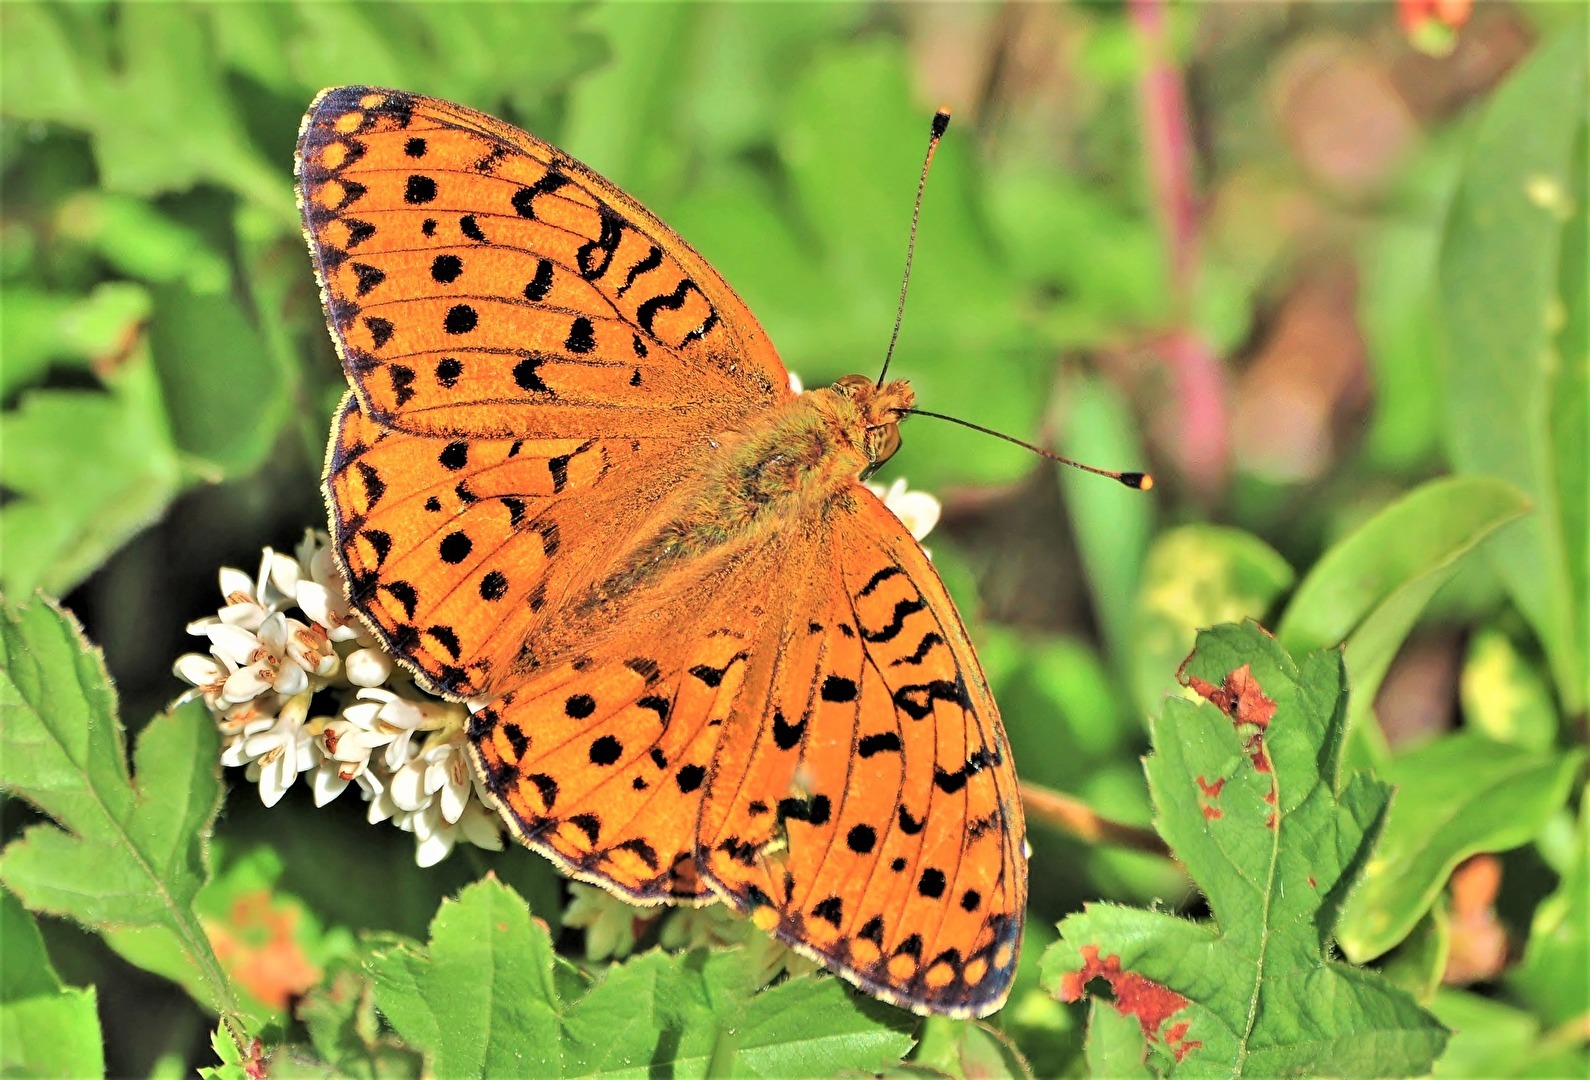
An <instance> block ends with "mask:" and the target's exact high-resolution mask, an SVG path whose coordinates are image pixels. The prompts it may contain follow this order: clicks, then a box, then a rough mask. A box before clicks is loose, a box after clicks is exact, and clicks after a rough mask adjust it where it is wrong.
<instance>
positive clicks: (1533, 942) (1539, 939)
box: [1507, 792, 1590, 1024]
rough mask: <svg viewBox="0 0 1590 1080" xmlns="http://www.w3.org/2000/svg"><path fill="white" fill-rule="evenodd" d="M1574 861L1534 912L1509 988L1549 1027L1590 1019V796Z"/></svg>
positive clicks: (1583, 802)
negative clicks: (1582, 1018) (1588, 975)
mask: <svg viewBox="0 0 1590 1080" xmlns="http://www.w3.org/2000/svg"><path fill="white" fill-rule="evenodd" d="M1579 815H1580V816H1579V824H1578V826H1577V828H1576V829H1575V834H1576V835H1575V837H1574V839H1575V844H1574V849H1573V850H1574V854H1573V861H1572V862H1571V863H1570V864H1569V865H1568V867H1567V869H1566V871H1565V872H1564V874H1563V875H1562V880H1561V881H1560V882H1559V883H1558V885H1557V890H1556V891H1555V892H1553V893H1552V894H1551V895H1550V896H1548V897H1546V899H1545V900H1542V901H1541V902H1540V905H1539V906H1538V907H1536V908H1535V917H1534V921H1533V922H1532V923H1531V925H1530V928H1529V941H1528V943H1527V944H1526V945H1525V946H1524V960H1523V963H1521V964H1519V965H1518V966H1517V967H1515V968H1513V970H1512V971H1510V972H1508V975H1507V985H1508V987H1509V988H1510V989H1511V990H1512V991H1513V992H1514V993H1515V994H1517V995H1518V996H1519V997H1520V998H1522V999H1523V1000H1524V1001H1527V1002H1528V1003H1529V1005H1530V1007H1531V1008H1532V1009H1533V1010H1534V1012H1535V1013H1536V1015H1538V1016H1540V1017H1542V1018H1543V1019H1544V1020H1545V1021H1546V1022H1547V1023H1549V1024H1566V1023H1569V1022H1570V1021H1572V1020H1573V1019H1574V1018H1575V1017H1580V1016H1584V1015H1585V1014H1587V1013H1590V978H1586V976H1585V973H1586V972H1590V792H1585V793H1581V797H1580V800H1579Z"/></svg>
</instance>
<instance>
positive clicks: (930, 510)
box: [867, 477, 944, 543]
mask: <svg viewBox="0 0 1590 1080" xmlns="http://www.w3.org/2000/svg"><path fill="white" fill-rule="evenodd" d="M867 490H869V491H871V492H872V493H873V494H874V495H876V496H878V498H880V499H882V500H883V505H885V506H887V507H888V508H889V509H890V510H891V511H892V512H893V513H894V516H895V517H897V518H899V519H900V522H901V524H903V525H904V526H905V527H906V529H907V530H908V531H909V532H910V533H911V535H912V536H914V537H916V539H917V542H918V543H920V542H921V541H922V540H923V539H924V538H926V536H927V534H928V533H930V532H932V531H933V526H935V525H937V524H938V523H939V515H940V514H942V513H943V512H944V507H943V505H942V504H941V503H940V502H939V501H938V500H937V499H936V498H934V497H933V496H932V495H929V494H928V493H927V492H925V491H910V490H908V489H907V488H906V486H905V479H904V478H903V477H898V478H896V479H895V481H894V482H893V483H891V484H890V485H889V486H888V487H887V488H885V487H884V486H883V485H882V484H868V485H867Z"/></svg>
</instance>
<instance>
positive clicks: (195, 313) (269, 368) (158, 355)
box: [149, 285, 289, 479]
mask: <svg viewBox="0 0 1590 1080" xmlns="http://www.w3.org/2000/svg"><path fill="white" fill-rule="evenodd" d="M149 351H150V353H151V354H152V355H153V357H154V361H155V367H156V369H157V370H158V371H159V372H160V383H161V393H162V396H163V397H164V399H165V402H166V408H167V410H168V412H169V415H170V417H171V431H172V439H173V441H174V442H175V443H176V445H177V446H178V447H179V448H180V449H181V450H182V451H183V452H184V453H187V454H190V455H192V456H193V457H195V458H198V459H200V460H201V461H202V462H204V463H205V464H207V465H208V466H209V467H210V468H209V471H210V472H212V474H213V475H212V478H213V479H220V478H221V477H222V476H225V475H237V474H240V473H245V472H248V471H250V470H252V469H254V468H255V467H257V466H258V465H259V464H260V462H262V461H263V460H264V459H265V456H266V455H267V454H268V453H270V451H271V448H272V447H273V446H274V445H275V441H276V436H277V434H278V432H280V430H281V428H282V425H283V424H284V423H285V422H286V419H287V410H288V405H289V402H288V400H287V397H286V395H285V394H284V393H283V386H282V378H281V375H280V373H279V372H278V370H277V369H276V367H275V366H274V365H273V363H272V361H271V357H270V353H269V352H268V351H267V349H266V347H265V342H264V341H263V340H261V337H260V335H259V334H258V333H257V332H256V331H255V329H254V325H253V323H252V322H251V321H250V320H249V318H248V316H247V315H246V314H245V313H244V311H243V309H242V307H241V306H240V305H239V304H238V302H237V300H236V299H234V298H233V297H232V296H231V295H230V294H229V293H226V292H217V293H210V294H201V293H196V292H194V291H192V290H191V289H189V288H188V287H186V286H185V285H170V286H166V287H164V288H162V289H160V290H158V291H157V292H156V293H155V313H154V321H153V323H152V324H151V325H150V327H149Z"/></svg>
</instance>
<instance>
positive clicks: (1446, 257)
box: [1439, 26, 1590, 713]
mask: <svg viewBox="0 0 1590 1080" xmlns="http://www.w3.org/2000/svg"><path fill="white" fill-rule="evenodd" d="M1585 80H1586V45H1585V35H1584V32H1583V27H1582V26H1580V27H1579V28H1577V29H1575V30H1572V31H1568V32H1564V33H1559V34H1558V35H1557V36H1556V37H1555V38H1554V39H1552V40H1549V41H1546V42H1544V43H1543V44H1542V45H1541V46H1540V47H1539V48H1538V49H1536V50H1535V52H1534V53H1533V54H1532V55H1531V56H1530V58H1529V59H1528V60H1527V61H1526V62H1524V63H1523V64H1520V65H1519V67H1518V68H1517V70H1515V71H1514V72H1513V73H1512V74H1511V75H1510V76H1509V78H1508V79H1507V81H1506V82H1505V83H1504V84H1503V85H1502V86H1501V88H1500V89H1499V90H1498V91H1497V92H1496V93H1495V94H1494V95H1493V96H1492V98H1491V100H1490V101H1489V102H1488V103H1487V104H1486V107H1485V110H1484V114H1483V116H1482V117H1481V118H1480V121H1479V125H1478V128H1477V130H1476V132H1475V135H1474V140H1473V142H1472V144H1471V145H1470V147H1469V154H1468V160H1467V162H1466V164H1465V166H1464V171H1463V176H1462V179H1461V181H1460V183H1459V186H1458V191H1457V194H1456V197H1455V198H1454V199H1453V202H1452V207H1451V212H1450V215H1449V217H1448V219H1447V226H1446V235H1445V239H1444V242H1443V244H1442V249H1441V255H1440V266H1439V282H1440V284H1439V293H1440V302H1441V309H1442V318H1441V326H1442V329H1443V332H1444V335H1445V349H1444V350H1443V362H1444V367H1445V370H1444V375H1445V384H1446V385H1445V391H1446V393H1445V411H1446V441H1447V446H1448V449H1449V451H1450V453H1451V457H1452V462H1453V464H1454V465H1455V466H1456V467H1457V468H1458V469H1460V470H1462V471H1464V472H1470V473H1480V474H1485V475H1489V476H1494V477H1497V478H1499V479H1502V480H1505V481H1507V482H1508V483H1510V484H1512V485H1513V486H1515V487H1517V488H1518V489H1519V490H1520V491H1521V492H1523V493H1524V495H1525V496H1527V498H1528V499H1529V501H1530V503H1531V504H1532V505H1533V507H1534V512H1533V513H1532V514H1531V515H1530V517H1529V518H1528V519H1527V520H1526V521H1524V522H1522V523H1520V524H1519V525H1517V526H1515V527H1514V528H1512V529H1510V530H1508V532H1507V533H1506V534H1505V535H1504V536H1502V537H1500V538H1498V541H1497V543H1496V545H1495V546H1494V548H1493V550H1492V552H1491V554H1492V557H1493V559H1494V561H1495V565H1496V568H1497V571H1498V573H1500V574H1501V576H1502V578H1503V580H1505V581H1506V583H1507V587H1508V591H1509V592H1510V593H1511V595H1512V598H1513V601H1514V603H1515V604H1517V606H1518V608H1519V610H1520V611H1521V612H1522V613H1523V614H1524V616H1525V618H1527V619H1528V620H1529V623H1530V625H1531V627H1533V629H1534V631H1535V633H1536V635H1537V636H1538V637H1539V638H1540V640H1541V643H1542V645H1543V646H1544V647H1545V650H1546V655H1547V658H1548V659H1549V661H1550V664H1551V669H1552V672H1553V675H1554V677H1555V680H1556V683H1557V692H1558V694H1559V695H1561V697H1562V700H1563V703H1564V707H1565V711H1567V712H1569V713H1574V712H1577V711H1579V710H1581V709H1583V708H1584V704H1585V698H1586V686H1585V677H1586V670H1587V665H1590V660H1587V658H1586V656H1585V655H1584V652H1585V649H1586V648H1587V644H1586V642H1587V638H1586V636H1585V632H1584V623H1585V620H1586V618H1587V617H1590V612H1587V610H1586V607H1587V604H1590V600H1587V599H1586V597H1585V594H1584V590H1582V589H1575V588H1573V582H1574V581H1575V580H1576V579H1577V580H1578V581H1581V582H1582V581H1583V580H1584V576H1583V575H1584V571H1583V567H1582V566H1581V567H1578V568H1575V567H1573V566H1572V565H1570V561H1569V553H1570V551H1579V552H1582V551H1583V550H1584V547H1583V541H1582V540H1581V539H1579V538H1577V537H1572V538H1571V537H1570V534H1569V533H1568V532H1567V531H1566V529H1565V526H1566V525H1567V523H1568V522H1567V519H1565V517H1564V507H1563V501H1562V495H1561V491H1562V489H1561V488H1559V486H1558V477H1557V472H1558V469H1559V465H1558V463H1557V460H1558V459H1557V454H1556V451H1557V449H1558V446H1557V435H1558V433H1557V431H1556V424H1557V423H1560V422H1569V423H1573V422H1577V423H1578V424H1579V425H1580V428H1579V430H1578V431H1577V432H1565V433H1563V434H1564V435H1565V436H1566V437H1567V438H1568V440H1569V441H1568V443H1566V444H1565V446H1582V445H1583V427H1582V425H1583V419H1582V414H1579V415H1578V416H1577V417H1576V416H1575V415H1574V413H1573V412H1570V414H1569V415H1562V414H1559V413H1558V412H1557V406H1556V402H1557V395H1558V389H1559V384H1562V383H1563V382H1564V380H1565V376H1564V372H1565V371H1566V372H1568V373H1569V374H1568V375H1567V377H1566V381H1567V383H1568V384H1569V385H1578V386H1580V387H1582V386H1583V381H1584V376H1583V375H1582V373H1581V372H1582V370H1583V368H1584V366H1585V364H1586V363H1587V362H1590V361H1587V359H1586V357H1585V356H1584V355H1583V350H1582V348H1581V349H1580V350H1579V355H1572V356H1567V357H1562V356H1558V355H1557V354H1556V344H1557V342H1556V335H1557V332H1558V331H1559V329H1560V328H1561V325H1562V320H1563V314H1564V310H1565V306H1566V305H1565V301H1564V299H1563V298H1562V297H1561V296H1560V295H1559V294H1558V289H1559V287H1560V286H1561V284H1562V278H1561V271H1562V252H1563V248H1564V246H1565V245H1568V246H1571V245H1575V244H1577V245H1578V246H1580V247H1581V248H1582V247H1583V243H1584V234H1583V231H1582V230H1581V231H1579V232H1578V233H1576V234H1575V233H1568V232H1567V231H1566V230H1565V227H1566V226H1567V225H1568V224H1569V222H1570V221H1571V220H1573V219H1574V218H1575V216H1576V214H1582V211H1579V210H1576V208H1575V207H1574V206H1573V204H1572V200H1573V199H1574V197H1575V192H1576V188H1577V186H1578V185H1577V184H1576V182H1575V178H1574V176H1573V173H1574V171H1575V170H1576V169H1582V166H1583V160H1582V159H1583V146H1584V144H1583V142H1581V141H1579V140H1581V139H1582V137H1583V135H1582V132H1583V130H1584V125H1585V116H1586V111H1587V108H1590V105H1587V103H1590V93H1587V91H1586V86H1585ZM1576 147H1577V150H1576ZM1580 220H1581V221H1582V220H1583V219H1582V218H1580ZM1582 299H1583V298H1582V297H1579V298H1577V299H1575V300H1574V301H1571V302H1572V303H1574V304H1576V305H1577V304H1578V303H1579V302H1580V301H1582ZM1561 467H1563V468H1567V469H1569V470H1571V471H1573V472H1575V474H1576V475H1583V463H1582V461H1580V462H1576V463H1572V464H1567V465H1565V466H1561ZM1571 497H1572V498H1573V500H1574V501H1575V502H1576V503H1578V504H1579V505H1581V506H1582V505H1583V499H1584V493H1583V490H1582V485H1581V488H1580V490H1578V491H1576V492H1574V493H1573V495H1572V496H1571ZM1574 516H1577V515H1575V514H1572V513H1570V515H1569V517H1574ZM1581 520H1582V519H1581Z"/></svg>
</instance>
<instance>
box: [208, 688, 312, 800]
mask: <svg viewBox="0 0 1590 1080" xmlns="http://www.w3.org/2000/svg"><path fill="white" fill-rule="evenodd" d="M308 710H309V696H308V695H307V694H302V695H299V696H298V697H295V698H293V699H292V700H290V701H288V702H287V704H286V705H285V706H283V708H282V711H281V713H280V714H278V715H277V716H274V717H262V718H261V719H259V720H256V721H253V722H252V723H249V724H247V725H246V726H245V727H244V729H243V737H242V738H241V739H240V740H238V742H237V743H236V744H234V746H233V747H232V748H230V749H229V750H228V751H227V756H223V758H222V760H223V762H224V763H225V764H228V765H236V764H242V763H244V762H246V763H247V765H248V778H249V779H250V780H252V781H255V782H257V783H258V784H259V797H260V802H262V803H264V804H265V805H266V806H275V805H276V804H277V803H278V802H280V801H281V798H282V796H283V795H284V794H286V792H287V789H288V788H289V787H291V786H292V785H293V781H294V780H296V779H297V778H298V774H299V773H301V772H308V771H309V770H310V769H313V768H314V767H315V757H316V750H315V741H314V739H313V738H312V737H311V735H310V732H309V730H308V726H307V725H306V724H305V722H304V718H305V716H306V714H307V713H308Z"/></svg>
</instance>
